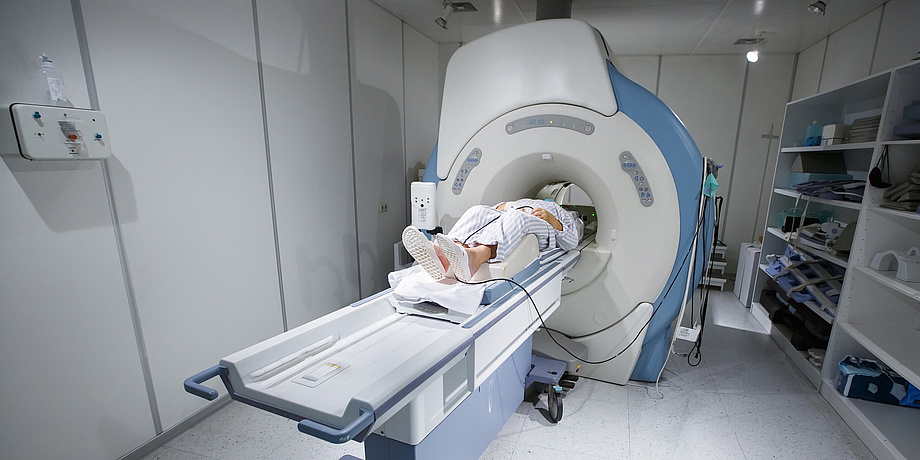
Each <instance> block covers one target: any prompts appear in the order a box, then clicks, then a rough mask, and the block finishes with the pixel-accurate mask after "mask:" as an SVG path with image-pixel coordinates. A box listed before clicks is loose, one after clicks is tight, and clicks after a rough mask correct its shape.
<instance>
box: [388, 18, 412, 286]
mask: <svg viewBox="0 0 920 460" xmlns="http://www.w3.org/2000/svg"><path fill="white" fill-rule="evenodd" d="M400 23H401V24H402V27H401V28H400V29H399V33H400V35H401V40H402V53H400V54H401V55H402V100H403V103H402V119H403V120H402V125H403V126H402V128H403V145H402V149H403V151H402V160H403V179H402V180H403V183H404V184H405V185H406V187H405V188H404V189H403V200H404V201H403V203H411V202H412V196H411V193H412V184H411V182H410V183H408V184H406V180H407V179H408V177H407V176H406V174H407V173H408V172H409V159H408V158H407V157H408V156H409V126H408V125H409V115H408V113H407V112H408V110H407V109H408V105H407V104H406V22H405V21H400ZM412 181H415V179H412ZM405 209H406V210H405V212H403V220H404V221H405V222H406V225H409V223H410V222H411V221H412V208H411V206H406V208H405ZM397 260H398V259H397ZM393 269H394V270H395V269H396V267H393Z"/></svg>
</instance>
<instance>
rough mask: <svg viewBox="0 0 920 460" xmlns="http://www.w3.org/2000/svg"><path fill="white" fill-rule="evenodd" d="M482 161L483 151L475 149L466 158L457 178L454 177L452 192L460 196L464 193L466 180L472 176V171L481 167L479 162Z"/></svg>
mask: <svg viewBox="0 0 920 460" xmlns="http://www.w3.org/2000/svg"><path fill="white" fill-rule="evenodd" d="M481 159H482V150H479V149H478V148H475V149H473V151H472V152H470V154H469V155H467V156H466V160H464V162H463V166H461V167H460V170H459V171H457V177H454V186H453V187H452V188H451V191H453V192H454V195H459V194H460V192H462V191H463V185H464V184H466V179H467V177H469V175H470V171H472V170H473V168H475V167H477V166H479V161H480V160H481Z"/></svg>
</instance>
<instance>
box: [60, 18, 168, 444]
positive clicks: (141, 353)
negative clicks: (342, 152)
mask: <svg viewBox="0 0 920 460" xmlns="http://www.w3.org/2000/svg"><path fill="white" fill-rule="evenodd" d="M70 6H71V10H72V13H73V18H74V25H75V27H76V32H77V43H78V44H79V47H80V57H81V59H82V61H83V74H84V78H85V79H86V90H87V93H88V94H89V100H90V106H91V107H92V108H93V110H100V108H99V94H98V92H97V90H96V77H95V74H94V73H93V66H92V59H91V57H90V53H89V40H88V39H87V37H86V24H85V23H84V21H83V6H82V5H81V3H80V0H71V1H70ZM100 164H101V166H102V180H103V185H104V188H105V195H106V199H107V201H108V205H109V215H110V217H111V219H112V229H113V233H114V236H115V246H116V249H117V251H118V259H119V262H120V264H121V273H122V279H123V280H124V283H125V296H126V298H127V299H126V300H127V301H128V311H129V313H130V315H131V324H132V326H133V327H134V339H135V341H136V343H137V353H138V357H139V359H140V364H141V373H142V374H143V378H144V386H145V388H146V390H147V402H148V404H149V405H150V415H151V418H152V419H153V429H154V432H155V434H157V435H159V434H160V433H162V432H163V422H162V420H161V418H160V410H159V407H158V404H157V397H156V390H155V389H154V385H153V374H152V373H151V371H150V359H149V357H148V355H147V345H146V342H145V340H144V331H143V328H142V327H141V320H140V312H139V310H138V307H137V294H136V292H135V291H134V281H133V278H132V276H131V269H130V264H129V263H128V252H127V249H126V247H125V240H124V234H123V233H122V229H121V220H120V219H119V216H118V206H117V205H116V203H115V189H114V187H113V186H112V176H111V172H110V171H109V160H107V159H105V160H101V161H100Z"/></svg>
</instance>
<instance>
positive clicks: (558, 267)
mask: <svg viewBox="0 0 920 460" xmlns="http://www.w3.org/2000/svg"><path fill="white" fill-rule="evenodd" d="M565 269H566V267H564V266H562V264H559V263H557V262H553V263H551V264H549V265H546V267H545V268H543V269H542V270H541V271H540V272H538V273H537V274H536V275H534V276H533V277H532V278H530V279H532V280H534V281H531V282H535V280H538V279H540V278H543V277H544V276H545V275H546V274H548V273H551V272H553V273H552V276H550V277H547V278H546V279H544V280H543V282H541V283H540V284H538V285H536V286H530V285H528V284H525V283H521V286H523V287H524V288H525V289H528V291H529V290H530V289H529V288H531V287H533V290H535V291H536V290H540V289H541V288H543V286H546V284H547V283H549V282H550V281H551V280H552V279H553V278H554V277H555V276H556V275H558V274H559V273H562V272H563V271H565ZM512 297H514V291H511V292H509V293H508V294H506V295H505V296H504V297H502V298H501V299H498V301H496V302H494V303H492V305H490V306H489V308H487V309H485V310H483V311H481V312H480V313H479V314H478V315H476V317H474V318H473V319H471V320H470V321H469V322H467V323H465V324H463V328H465V329H470V328H472V327H474V326H476V325H477V324H479V323H480V322H482V321H483V320H485V319H486V318H489V323H488V324H486V325H485V326H484V327H482V328H481V329H480V330H478V331H477V332H476V333H475V334H474V335H473V336H474V337H479V336H480V335H482V334H483V333H485V331H487V330H489V328H491V327H492V326H494V325H495V324H496V323H497V322H498V321H500V320H501V319H502V318H504V317H505V316H507V315H508V314H509V313H511V310H514V309H515V308H517V306H518V305H520V304H521V303H522V302H524V301H525V300H526V299H527V297H526V296H524V297H521V298H519V299H518V301H517V302H515V303H514V304H513V305H511V306H510V307H508V308H505V309H504V310H503V311H502V312H501V313H499V314H497V315H495V317H494V318H492V317H491V316H492V315H493V313H495V311H496V310H498V309H499V308H501V307H503V306H504V305H505V304H506V303H507V302H508V301H509V300H510V299H511V298H512Z"/></svg>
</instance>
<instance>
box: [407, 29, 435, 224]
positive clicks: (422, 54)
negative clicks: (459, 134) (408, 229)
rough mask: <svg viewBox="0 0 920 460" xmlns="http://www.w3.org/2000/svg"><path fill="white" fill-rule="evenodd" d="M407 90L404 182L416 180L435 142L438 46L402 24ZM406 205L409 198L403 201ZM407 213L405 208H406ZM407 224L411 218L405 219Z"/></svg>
mask: <svg viewBox="0 0 920 460" xmlns="http://www.w3.org/2000/svg"><path fill="white" fill-rule="evenodd" d="M403 56H404V57H405V58H404V63H405V69H404V73H405V80H406V82H405V88H406V180H407V185H406V186H407V187H408V184H409V183H411V182H412V181H414V180H417V178H418V170H419V169H420V168H421V169H424V168H425V164H426V163H428V158H429V157H430V156H431V150H432V149H433V148H434V144H435V142H437V140H438V122H439V119H440V110H439V107H440V105H441V104H440V102H441V93H440V92H439V91H438V44H437V43H435V42H434V41H432V40H431V39H430V38H428V37H426V36H424V35H422V34H421V33H419V32H418V31H417V30H415V29H413V28H411V27H409V26H407V25H405V24H403ZM406 201H407V202H408V196H407V198H406ZM406 209H407V210H408V209H409V208H408V206H407V207H406ZM407 220H411V216H409V215H407Z"/></svg>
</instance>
